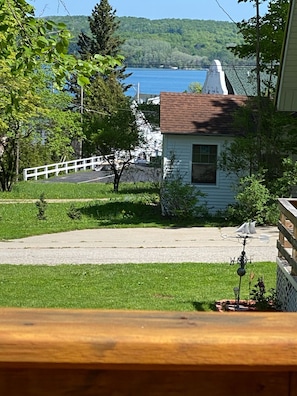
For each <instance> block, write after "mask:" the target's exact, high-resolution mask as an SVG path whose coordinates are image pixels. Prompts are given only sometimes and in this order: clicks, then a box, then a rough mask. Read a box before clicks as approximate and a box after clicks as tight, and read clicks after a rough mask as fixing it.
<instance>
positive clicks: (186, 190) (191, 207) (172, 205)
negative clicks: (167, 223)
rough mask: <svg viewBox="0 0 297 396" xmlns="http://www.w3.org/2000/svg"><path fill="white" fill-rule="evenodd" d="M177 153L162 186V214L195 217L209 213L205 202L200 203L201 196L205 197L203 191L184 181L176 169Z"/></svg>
mask: <svg viewBox="0 0 297 396" xmlns="http://www.w3.org/2000/svg"><path fill="white" fill-rule="evenodd" d="M175 163H176V158H175V154H174V153H171V158H170V161H169V164H168V169H167V178H166V180H164V181H163V183H162V185H161V188H160V202H161V206H162V214H163V215H164V216H168V217H176V218H193V217H203V216H206V215H207V214H208V210H207V207H206V205H205V204H202V205H199V198H201V197H205V196H206V194H204V193H203V192H202V191H200V190H198V189H196V188H195V186H193V185H191V184H187V183H185V182H184V178H183V176H182V175H181V174H180V172H179V170H178V169H177V170H175V171H174V164H175Z"/></svg>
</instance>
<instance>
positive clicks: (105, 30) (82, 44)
mask: <svg viewBox="0 0 297 396" xmlns="http://www.w3.org/2000/svg"><path fill="white" fill-rule="evenodd" d="M88 22H89V27H90V31H91V36H88V35H87V34H85V33H83V32H81V33H80V35H79V37H78V52H79V53H80V55H81V57H82V59H88V58H90V57H91V56H93V55H96V54H99V55H102V56H106V55H109V56H117V55H119V53H120V49H121V46H122V45H123V44H124V42H125V40H124V39H122V38H121V37H120V36H119V35H118V34H117V31H118V29H119V25H120V22H119V20H117V19H116V10H114V9H113V8H112V7H111V6H110V4H109V2H108V0H101V1H100V3H97V4H96V5H95V7H94V9H93V11H92V15H91V16H90V17H88ZM113 74H115V76H116V77H117V79H118V80H119V81H121V80H124V79H125V78H127V77H128V76H129V75H128V74H126V75H125V67H122V68H116V69H115V70H114V73H113ZM104 78H106V76H104ZM122 87H123V90H124V91H125V90H127V89H128V88H129V87H128V86H124V85H123V86H122Z"/></svg>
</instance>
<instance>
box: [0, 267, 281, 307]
mask: <svg viewBox="0 0 297 396" xmlns="http://www.w3.org/2000/svg"><path fill="white" fill-rule="evenodd" d="M236 270H237V266H230V265H228V264H199V263H181V264H161V263H159V264H124V265H123V264H114V265H113V264H108V265H60V266H31V265H21V266H16V265H1V272H0V306H3V307H5V306H6V307H33V308H38V307H41V308H45V307H53V308H81V309H86V308H95V309H99V308H100V309H136V310H168V311H196V310H198V311H209V310H213V309H214V303H215V301H216V300H218V299H224V298H229V299H231V298H233V297H234V295H233V288H234V287H235V286H238V282H239V277H238V275H237V274H236ZM251 271H253V272H254V273H255V279H254V280H253V284H254V283H256V281H257V279H256V278H257V277H259V276H263V277H264V280H265V285H266V288H267V290H268V289H269V288H274V287H275V282H276V280H275V279H276V264H275V263H253V264H248V266H247V275H245V276H244V277H243V278H242V292H241V297H242V298H244V299H247V298H248V296H249V274H250V273H251ZM253 284H252V285H253Z"/></svg>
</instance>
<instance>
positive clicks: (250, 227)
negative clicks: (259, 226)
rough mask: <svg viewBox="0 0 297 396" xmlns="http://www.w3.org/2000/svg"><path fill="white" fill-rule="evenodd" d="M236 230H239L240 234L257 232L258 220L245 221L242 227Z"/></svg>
mask: <svg viewBox="0 0 297 396" xmlns="http://www.w3.org/2000/svg"><path fill="white" fill-rule="evenodd" d="M235 232H237V233H238V234H256V222H255V221H249V222H246V223H243V224H242V225H241V226H240V227H238V228H237V230H236V231H235Z"/></svg>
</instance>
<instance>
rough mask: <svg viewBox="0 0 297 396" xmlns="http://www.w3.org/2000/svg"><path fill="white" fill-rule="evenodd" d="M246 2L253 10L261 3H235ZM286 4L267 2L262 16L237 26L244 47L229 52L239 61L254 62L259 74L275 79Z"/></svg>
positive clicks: (255, 0)
mask: <svg viewBox="0 0 297 396" xmlns="http://www.w3.org/2000/svg"><path fill="white" fill-rule="evenodd" d="M247 1H251V2H253V3H255V5H256V6H257V5H259V4H260V0H238V2H239V3H240V2H247ZM289 3H290V1H289V0H270V1H269V4H268V7H267V13H266V14H265V15H264V16H260V15H255V16H254V17H252V18H250V19H249V20H247V21H245V20H244V21H242V22H239V23H238V24H237V26H238V29H239V33H240V34H241V35H242V36H243V43H242V44H239V45H236V46H234V47H232V48H230V50H231V51H232V52H233V53H234V54H235V55H236V56H238V57H239V58H248V59H253V60H254V59H256V61H257V62H259V71H260V72H264V71H265V72H266V73H268V74H270V75H271V76H277V74H278V65H279V60H280V55H281V50H282V45H283V38H284V32H285V29H286V22H287V15H288V8H289ZM257 52H258V54H257ZM257 56H258V60H257Z"/></svg>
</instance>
